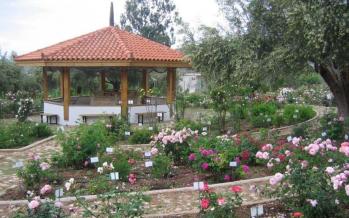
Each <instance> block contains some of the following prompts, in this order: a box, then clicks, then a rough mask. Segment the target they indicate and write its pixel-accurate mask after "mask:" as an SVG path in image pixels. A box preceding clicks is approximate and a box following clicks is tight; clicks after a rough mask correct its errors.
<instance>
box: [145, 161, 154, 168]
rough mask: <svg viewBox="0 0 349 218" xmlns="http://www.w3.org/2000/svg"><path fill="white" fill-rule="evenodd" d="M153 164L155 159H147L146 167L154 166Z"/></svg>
mask: <svg viewBox="0 0 349 218" xmlns="http://www.w3.org/2000/svg"><path fill="white" fill-rule="evenodd" d="M152 166H153V161H146V162H145V167H147V168H148V167H152Z"/></svg>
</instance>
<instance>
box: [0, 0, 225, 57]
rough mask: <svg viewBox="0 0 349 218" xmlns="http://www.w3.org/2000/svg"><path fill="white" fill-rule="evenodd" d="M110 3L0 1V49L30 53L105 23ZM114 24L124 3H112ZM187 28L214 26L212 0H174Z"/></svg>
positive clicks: (93, 0) (215, 13)
mask: <svg viewBox="0 0 349 218" xmlns="http://www.w3.org/2000/svg"><path fill="white" fill-rule="evenodd" d="M110 2H111V0H0V11H1V13H0V49H1V50H2V51H16V52H17V53H18V54H23V53H26V52H30V51H33V50H36V49H39V48H43V47H45V46H49V45H52V44H54V43H57V42H60V41H63V40H66V39H70V38H72V37H75V36H79V35H82V34H85V33H88V32H92V31H94V30H97V29H99V28H103V27H106V26H108V24H109V7H110ZM113 2H114V11H115V19H116V23H119V21H120V14H121V13H122V12H123V11H124V4H125V0H113ZM174 2H175V4H176V6H177V10H178V12H179V13H180V16H181V17H182V18H183V19H184V21H186V22H189V23H190V25H191V26H193V27H198V26H199V25H201V24H205V25H208V26H216V25H217V24H218V23H221V22H222V20H224V19H223V16H222V15H221V13H220V12H219V11H218V6H217V4H216V1H215V0H174Z"/></svg>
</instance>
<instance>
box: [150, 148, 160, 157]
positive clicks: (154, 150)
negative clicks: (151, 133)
mask: <svg viewBox="0 0 349 218" xmlns="http://www.w3.org/2000/svg"><path fill="white" fill-rule="evenodd" d="M150 153H151V154H152V155H157V154H158V153H159V150H158V149H157V148H155V147H152V148H151V150H150Z"/></svg>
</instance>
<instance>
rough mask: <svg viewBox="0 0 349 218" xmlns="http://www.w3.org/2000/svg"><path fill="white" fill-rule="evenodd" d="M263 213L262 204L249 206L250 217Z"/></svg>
mask: <svg viewBox="0 0 349 218" xmlns="http://www.w3.org/2000/svg"><path fill="white" fill-rule="evenodd" d="M263 214H264V209H263V205H257V206H254V207H251V217H252V218H255V217H258V216H262V215H263Z"/></svg>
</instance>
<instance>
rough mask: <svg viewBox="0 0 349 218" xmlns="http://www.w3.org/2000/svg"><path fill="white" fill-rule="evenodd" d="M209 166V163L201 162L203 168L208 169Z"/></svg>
mask: <svg viewBox="0 0 349 218" xmlns="http://www.w3.org/2000/svg"><path fill="white" fill-rule="evenodd" d="M208 167H209V165H208V163H206V162H205V163H203V164H201V168H202V169H203V170H207V169H208Z"/></svg>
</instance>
